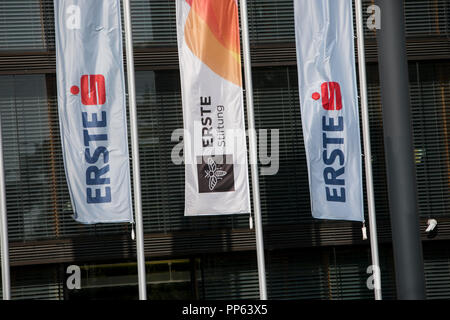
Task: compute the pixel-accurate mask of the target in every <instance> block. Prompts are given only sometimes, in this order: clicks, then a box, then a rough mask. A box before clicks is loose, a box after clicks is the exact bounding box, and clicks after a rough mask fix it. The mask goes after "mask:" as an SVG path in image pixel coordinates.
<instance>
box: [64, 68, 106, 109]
mask: <svg viewBox="0 0 450 320" xmlns="http://www.w3.org/2000/svg"><path fill="white" fill-rule="evenodd" d="M72 88H73V87H72ZM105 102H106V92H105V77H104V76H103V75H101V74H91V75H84V76H81V103H82V104H84V105H86V106H92V105H102V104H105Z"/></svg>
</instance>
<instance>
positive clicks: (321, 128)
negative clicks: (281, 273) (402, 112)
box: [294, 0, 364, 221]
mask: <svg viewBox="0 0 450 320" xmlns="http://www.w3.org/2000/svg"><path fill="white" fill-rule="evenodd" d="M294 8H295V15H294V16H295V35H296V46H297V66H298V79H299V94H300V105H301V117H302V126H303V138H304V142H305V149H306V159H307V165H308V178H309V190H310V195H311V209H312V215H313V217H315V218H320V219H333V220H353V221H364V212H363V193H362V172H361V170H362V169H361V167H362V165H361V145H360V131H359V112H358V95H357V87H356V69H355V54H354V42H353V41H354V33H353V17H352V1H351V0H314V1H311V0H294Z"/></svg>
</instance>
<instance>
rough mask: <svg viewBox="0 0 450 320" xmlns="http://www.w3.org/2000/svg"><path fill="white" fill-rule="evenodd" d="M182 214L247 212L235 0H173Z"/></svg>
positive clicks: (247, 200)
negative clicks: (180, 113) (181, 134)
mask: <svg viewBox="0 0 450 320" xmlns="http://www.w3.org/2000/svg"><path fill="white" fill-rule="evenodd" d="M176 5H177V33H178V52H179V61H180V73H181V91H182V101H183V116H184V129H185V135H184V159H185V169H186V170H185V188H186V189H185V215H188V216H195V215H219V214H236V213H249V212H250V196H249V185H248V166H247V147H246V140H245V127H244V113H243V93H242V76H241V58H240V42H239V17H238V10H237V2H236V0H221V1H209V0H177V1H176Z"/></svg>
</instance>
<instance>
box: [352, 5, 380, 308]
mask: <svg viewBox="0 0 450 320" xmlns="http://www.w3.org/2000/svg"><path fill="white" fill-rule="evenodd" d="M355 3H356V8H355V11H356V33H357V38H358V67H359V85H360V96H361V99H360V100H361V113H362V125H363V142H364V162H365V168H366V189H367V202H368V207H369V228H370V230H369V232H370V248H371V253H372V267H373V269H372V271H373V277H374V292H375V300H382V295H381V271H380V262H379V257H378V239H377V221H376V215H375V198H374V191H373V175H372V151H371V147H370V127H369V109H368V102H367V78H366V55H365V52H364V29H363V28H364V24H363V18H362V4H361V0H356V1H355Z"/></svg>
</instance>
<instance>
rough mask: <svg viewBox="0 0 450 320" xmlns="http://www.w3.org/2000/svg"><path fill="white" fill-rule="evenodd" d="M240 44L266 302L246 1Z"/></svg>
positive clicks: (258, 250) (260, 273)
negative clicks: (242, 55) (241, 47)
mask: <svg viewBox="0 0 450 320" xmlns="http://www.w3.org/2000/svg"><path fill="white" fill-rule="evenodd" d="M241 23H242V44H243V52H244V73H245V87H246V90H245V91H246V97H247V118H248V119H247V120H248V136H249V152H250V166H251V174H252V189H253V211H254V216H255V233H256V255H257V260H258V279H259V296H260V299H261V300H267V286H266V266H265V261H264V239H263V229H262V219H261V200H260V198H259V178H258V157H257V144H256V131H255V116H254V110H253V84H252V66H251V58H250V44H249V36H248V19H247V1H246V0H241Z"/></svg>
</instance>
